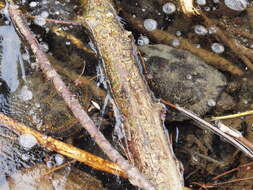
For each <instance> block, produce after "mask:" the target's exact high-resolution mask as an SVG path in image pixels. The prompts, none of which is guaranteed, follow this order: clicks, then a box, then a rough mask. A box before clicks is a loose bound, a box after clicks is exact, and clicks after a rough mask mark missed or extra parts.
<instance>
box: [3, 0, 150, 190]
mask: <svg viewBox="0 0 253 190" xmlns="http://www.w3.org/2000/svg"><path fill="white" fill-rule="evenodd" d="M8 2H9V5H8V12H9V15H10V17H11V19H12V21H13V23H14V24H15V27H16V28H17V30H18V31H19V32H20V34H21V35H22V36H23V37H24V38H25V40H26V41H27V42H28V44H29V45H30V47H31V50H32V52H33V53H34V55H35V57H36V60H37V63H38V65H39V67H40V69H41V70H42V71H43V73H44V74H45V75H46V77H47V79H48V80H49V81H52V83H53V84H54V87H55V89H56V90H57V92H58V93H59V94H60V95H61V96H62V98H63V99H64V101H65V103H66V104H67V106H68V107H69V108H70V110H71V111H72V113H73V114H74V116H75V117H76V118H77V120H78V121H79V122H80V124H81V125H82V126H83V127H84V128H85V129H86V130H87V131H88V133H89V134H90V135H91V137H92V138H93V139H94V141H95V142H96V143H97V144H98V146H99V147H100V148H101V149H102V150H103V151H104V152H105V153H106V155H107V156H108V157H109V158H110V159H111V160H112V161H113V162H116V163H117V164H118V165H119V166H120V168H121V169H123V170H124V171H125V172H126V173H127V175H128V178H129V180H130V181H131V183H132V184H134V185H136V186H138V187H140V188H143V189H149V190H153V189H154V187H153V185H152V184H151V183H150V182H149V181H148V180H146V179H145V178H144V177H143V175H142V174H141V173H140V172H139V170H138V169H137V168H136V167H134V166H132V165H131V164H129V162H128V161H127V160H125V159H124V157H123V156H121V155H120V154H119V152H118V151H116V150H115V149H114V148H113V147H112V145H111V144H110V143H109V142H108V141H107V139H106V138H105V137H104V135H103V134H102V133H101V132H100V131H99V129H98V128H97V127H96V126H95V124H94V122H93V121H92V120H91V119H90V117H89V116H88V114H87V113H86V112H85V111H84V110H83V108H82V106H81V104H80V103H79V102H78V100H77V99H76V98H75V96H74V95H73V94H72V93H71V92H70V91H69V89H68V88H67V86H66V85H65V83H64V82H63V80H62V79H61V77H60V75H59V74H58V73H57V72H56V70H55V69H54V68H53V67H52V66H51V63H50V61H49V60H48V58H47V55H46V54H45V53H44V52H43V51H42V50H41V49H40V46H39V43H38V41H37V39H36V38H35V35H34V34H33V33H32V32H31V30H30V29H29V27H28V25H27V23H26V21H25V20H24V16H23V15H22V14H21V12H20V11H19V10H18V7H17V6H16V5H15V4H14V3H13V1H12V0H9V1H8Z"/></svg>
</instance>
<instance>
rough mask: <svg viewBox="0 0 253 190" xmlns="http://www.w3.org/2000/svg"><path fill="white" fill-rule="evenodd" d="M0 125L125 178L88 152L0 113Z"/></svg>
mask: <svg viewBox="0 0 253 190" xmlns="http://www.w3.org/2000/svg"><path fill="white" fill-rule="evenodd" d="M0 123H1V125H4V126H6V127H8V128H9V129H10V130H13V131H15V132H17V133H19V134H32V135H33V136H34V137H35V138H36V139H37V141H38V143H39V144H40V145H42V146H44V147H46V148H48V149H49V150H52V151H55V152H58V153H60V154H62V155H64V156H67V157H69V158H73V159H75V160H77V161H79V162H82V163H84V164H86V165H88V166H91V167H93V168H95V169H97V170H101V171H105V172H109V173H112V174H114V175H120V176H122V177H127V176H126V174H125V173H124V172H123V171H122V170H121V169H120V167H119V166H118V165H116V164H114V163H112V162H110V161H107V160H104V159H102V158H100V157H98V156H95V155H93V154H91V153H89V152H86V151H84V150H81V149H79V148H76V147H74V146H72V145H69V144H66V143H64V142H61V141H59V140H56V139H54V138H52V137H49V136H46V135H44V134H42V133H40V132H38V131H36V130H34V129H31V128H30V127H27V126H25V125H24V124H22V123H19V122H16V121H14V120H13V119H12V118H10V117H8V116H6V115H4V114H2V113H0Z"/></svg>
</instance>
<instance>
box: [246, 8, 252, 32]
mask: <svg viewBox="0 0 253 190" xmlns="http://www.w3.org/2000/svg"><path fill="white" fill-rule="evenodd" d="M247 15H248V20H249V25H250V28H251V33H253V5H252V4H251V5H249V6H248V8H247Z"/></svg>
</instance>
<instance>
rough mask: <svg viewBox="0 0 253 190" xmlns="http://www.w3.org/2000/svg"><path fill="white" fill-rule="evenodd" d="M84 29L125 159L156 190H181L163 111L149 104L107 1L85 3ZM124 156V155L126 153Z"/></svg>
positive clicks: (128, 39) (129, 42) (127, 35)
mask: <svg viewBox="0 0 253 190" xmlns="http://www.w3.org/2000/svg"><path fill="white" fill-rule="evenodd" d="M84 8H85V9H86V10H85V14H84V15H83V17H84V22H85V23H84V24H85V27H88V28H89V30H90V32H91V34H92V35H93V39H94V42H95V44H96V46H97V49H98V51H99V54H100V55H101V57H102V59H103V66H104V70H105V74H106V76H107V78H108V80H109V84H110V85H109V86H110V88H111V92H112V95H113V98H114V100H115V103H116V105H117V108H118V109H119V111H120V113H121V117H122V122H123V125H124V127H122V130H124V132H125V134H126V137H125V138H126V139H125V141H126V144H127V145H126V147H125V149H126V150H125V152H127V153H128V155H127V156H128V158H129V159H130V160H131V161H132V163H134V165H135V166H136V167H138V168H139V169H140V170H141V172H142V173H144V174H145V176H146V177H147V178H148V179H149V180H151V182H152V183H153V184H155V188H156V189H161V190H166V189H170V190H175V189H177V190H180V189H183V185H182V181H181V175H180V171H179V168H178V166H177V163H176V162H177V161H176V159H175V156H174V154H173V151H172V148H171V144H169V140H168V136H167V134H166V131H165V129H164V126H163V120H162V115H163V112H164V110H163V109H164V108H163V105H162V104H161V103H158V102H156V101H154V100H153V99H152V97H151V93H150V91H149V89H148V87H147V84H146V82H145V81H144V79H143V77H142V75H141V73H140V71H139V68H138V65H137V53H138V52H137V49H136V46H135V45H134V41H133V37H132V34H131V32H128V31H126V30H124V29H123V28H122V27H121V25H120V22H119V20H118V19H117V15H116V13H115V11H114V9H113V7H112V5H111V4H110V3H109V1H107V0H89V1H88V4H87V5H86V6H84ZM128 150H129V151H128Z"/></svg>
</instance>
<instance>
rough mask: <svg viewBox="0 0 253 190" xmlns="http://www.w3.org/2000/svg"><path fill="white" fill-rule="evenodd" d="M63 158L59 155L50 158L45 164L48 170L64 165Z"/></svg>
mask: <svg viewBox="0 0 253 190" xmlns="http://www.w3.org/2000/svg"><path fill="white" fill-rule="evenodd" d="M64 162H65V157H64V156H63V155H61V154H55V155H52V156H50V158H49V160H48V161H47V162H46V165H47V167H48V168H53V167H55V166H60V165H62V164H64Z"/></svg>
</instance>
